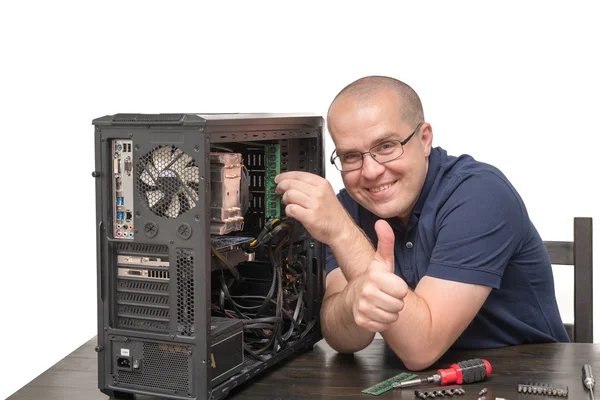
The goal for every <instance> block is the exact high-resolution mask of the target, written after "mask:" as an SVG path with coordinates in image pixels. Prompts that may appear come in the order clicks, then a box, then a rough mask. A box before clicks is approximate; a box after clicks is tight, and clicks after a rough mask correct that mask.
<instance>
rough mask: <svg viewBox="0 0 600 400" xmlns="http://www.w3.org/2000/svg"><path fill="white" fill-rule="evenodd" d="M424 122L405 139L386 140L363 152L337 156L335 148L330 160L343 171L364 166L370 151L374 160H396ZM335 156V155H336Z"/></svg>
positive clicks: (354, 169) (385, 161) (384, 161)
mask: <svg viewBox="0 0 600 400" xmlns="http://www.w3.org/2000/svg"><path fill="white" fill-rule="evenodd" d="M422 125H423V122H421V123H420V124H419V125H417V127H416V128H415V130H414V131H413V133H411V134H410V136H409V137H407V138H406V139H404V140H402V141H401V140H388V141H386V142H383V143H380V144H377V145H375V146H373V147H371V148H370V149H369V151H365V152H363V153H361V152H359V151H353V152H350V153H345V154H339V155H337V156H335V150H334V151H333V153H331V158H330V160H329V161H330V162H331V163H332V164H333V165H335V167H336V168H337V169H338V170H339V171H341V172H349V171H356V170H357V169H361V168H362V166H363V161H364V155H365V154H367V153H369V154H371V157H372V158H373V160H375V161H377V162H378V163H379V164H385V163H387V162H390V161H394V160H395V159H397V158H398V157H400V156H401V155H402V154H403V153H404V145H405V144H406V143H408V141H409V140H410V139H411V138H412V137H413V136H414V135H415V133H417V132H418V131H419V129H420V128H421V126H422ZM334 156H335V157H334Z"/></svg>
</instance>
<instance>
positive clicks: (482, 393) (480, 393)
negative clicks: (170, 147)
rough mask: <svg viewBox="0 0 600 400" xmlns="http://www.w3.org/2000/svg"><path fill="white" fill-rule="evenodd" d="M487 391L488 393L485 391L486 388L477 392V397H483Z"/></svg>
mask: <svg viewBox="0 0 600 400" xmlns="http://www.w3.org/2000/svg"><path fill="white" fill-rule="evenodd" d="M487 391H488V390H487V388H483V389H481V390H480V391H479V395H480V396H483V395H484V394H486V393H487Z"/></svg>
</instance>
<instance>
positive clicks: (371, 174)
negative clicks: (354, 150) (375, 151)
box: [362, 153, 385, 179]
mask: <svg viewBox="0 0 600 400" xmlns="http://www.w3.org/2000/svg"><path fill="white" fill-rule="evenodd" d="M383 171H385V166H383V165H382V164H380V163H378V162H377V161H375V159H374V158H373V156H372V155H371V154H370V153H367V154H365V155H363V166H362V175H363V176H364V177H365V178H366V179H373V178H375V177H377V176H379V175H381V174H382V173H383Z"/></svg>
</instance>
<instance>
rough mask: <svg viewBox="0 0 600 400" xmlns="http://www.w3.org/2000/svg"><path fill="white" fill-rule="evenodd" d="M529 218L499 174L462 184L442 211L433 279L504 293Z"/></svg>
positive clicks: (432, 261)
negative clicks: (504, 282) (506, 272)
mask: <svg viewBox="0 0 600 400" xmlns="http://www.w3.org/2000/svg"><path fill="white" fill-rule="evenodd" d="M524 217H525V207H524V205H523V203H522V201H521V199H520V197H519V196H518V194H517V193H516V191H515V190H514V189H513V187H512V186H511V185H510V184H509V183H508V181H506V180H505V179H504V178H503V177H501V176H499V175H498V174H496V173H495V172H493V171H485V172H481V173H478V174H475V175H472V176H469V177H468V178H466V179H464V180H462V181H461V182H460V183H459V184H458V185H456V186H455V189H454V191H453V192H452V194H451V195H450V196H449V197H448V199H447V201H446V202H445V203H444V204H443V206H442V207H441V208H440V209H439V212H438V216H437V219H436V223H435V230H436V232H435V233H436V237H437V240H436V243H435V246H434V249H433V252H432V254H431V259H430V264H429V268H428V270H427V275H428V276H432V277H435V278H441V279H448V280H453V281H459V282H464V283H472V284H479V285H485V286H490V287H492V288H495V289H498V288H499V287H500V281H501V279H502V274H503V273H504V269H505V267H506V265H507V264H508V263H509V261H510V259H511V257H512V255H513V254H514V253H515V251H516V250H517V249H518V248H519V247H520V246H521V242H522V238H523V237H524V229H525V219H524Z"/></svg>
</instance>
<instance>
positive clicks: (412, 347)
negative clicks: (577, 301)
mask: <svg viewBox="0 0 600 400" xmlns="http://www.w3.org/2000/svg"><path fill="white" fill-rule="evenodd" d="M327 122H328V127H329V132H330V134H331V137H332V139H333V142H334V143H335V146H336V149H335V152H334V154H333V155H332V159H331V161H332V162H333V163H334V164H335V166H336V167H337V168H338V169H339V170H340V171H341V174H342V178H343V182H344V186H345V189H344V190H341V191H340V193H339V194H338V195H337V197H336V195H335V193H334V192H333V189H332V187H331V185H330V184H329V183H328V182H327V181H326V180H325V179H323V178H321V177H319V176H316V175H313V174H309V173H303V172H287V173H283V174H281V175H279V176H278V177H277V178H276V182H277V184H278V186H277V192H278V193H281V194H282V195H283V197H282V201H283V202H284V203H285V204H286V209H285V211H286V214H287V215H288V216H290V217H292V218H296V219H297V220H298V221H300V222H301V223H302V224H303V225H304V226H305V227H306V229H307V230H308V231H309V232H310V233H311V235H312V236H313V237H314V238H315V239H317V240H319V241H321V242H323V243H325V244H327V245H328V256H327V280H326V292H325V298H324V301H323V306H322V311H321V319H322V331H323V336H324V338H325V339H326V341H327V342H328V343H329V344H330V345H331V347H333V348H334V349H336V350H337V351H339V352H356V351H358V350H361V349H363V348H365V347H366V346H368V345H369V344H370V343H371V341H372V340H373V337H374V334H375V332H380V333H381V335H382V336H383V338H384V339H385V340H386V342H387V343H388V345H389V346H390V347H391V348H392V349H393V350H394V352H395V353H396V354H397V355H398V357H400V359H401V360H402V361H403V362H404V364H405V366H406V367H407V368H408V369H412V370H420V369H424V368H427V367H428V366H430V365H431V364H433V363H434V362H435V361H436V360H437V359H438V358H439V357H440V356H442V355H443V354H444V353H445V352H446V350H448V348H450V347H451V346H452V347H456V348H490V347H502V346H507V345H514V344H520V343H533V342H552V341H562V342H566V341H569V338H568V336H567V333H566V331H565V328H564V326H563V324H562V321H561V318H560V315H559V311H558V306H557V304H556V298H555V292H554V282H553V276H552V270H551V265H550V261H549V258H548V254H547V252H546V250H545V247H544V245H543V243H542V240H541V238H540V236H539V235H538V233H537V231H536V229H535V227H534V226H533V224H532V222H531V221H530V220H529V217H528V214H527V210H526V208H525V205H524V204H523V201H522V199H521V198H520V196H519V194H518V193H517V192H516V190H515V189H514V188H513V187H512V185H511V184H510V182H509V181H508V180H507V179H506V177H505V176H504V175H503V174H502V173H501V172H500V171H499V170H498V169H496V168H494V167H492V166H490V165H487V164H484V163H480V162H478V161H475V160H474V159H473V158H472V157H470V156H466V155H464V156H461V157H451V156H449V155H448V154H447V153H446V152H445V151H444V150H443V149H441V148H439V147H438V148H433V147H432V140H433V132H432V128H431V125H430V124H429V123H427V122H425V120H424V116H423V109H422V106H421V102H420V99H419V97H418V95H417V94H416V93H415V92H414V91H413V90H412V88H410V87H409V86H408V85H406V84H404V83H402V82H400V81H397V80H395V79H392V78H388V77H377V76H372V77H366V78H362V79H359V80H358V81H356V82H353V83H352V84H350V85H348V86H347V87H346V88H344V89H343V90H342V91H341V92H340V93H339V94H338V95H337V96H336V98H335V99H334V101H333V103H332V104H331V106H330V108H329V112H328V115H327ZM374 245H375V246H376V250H375V249H374V247H373V246H374Z"/></svg>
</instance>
